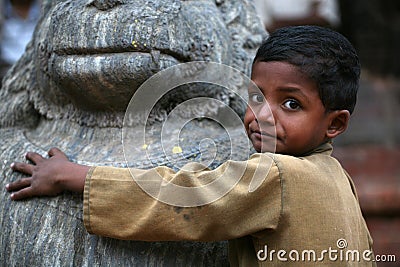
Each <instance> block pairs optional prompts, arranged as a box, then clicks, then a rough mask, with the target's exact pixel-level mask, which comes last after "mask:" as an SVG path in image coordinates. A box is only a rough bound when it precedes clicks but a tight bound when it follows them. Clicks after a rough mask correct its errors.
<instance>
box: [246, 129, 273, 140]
mask: <svg viewBox="0 0 400 267" xmlns="http://www.w3.org/2000/svg"><path fill="white" fill-rule="evenodd" d="M250 135H252V136H254V137H255V138H256V139H259V140H261V141H263V140H264V139H267V140H268V141H271V138H273V139H277V138H278V137H277V136H276V134H271V133H269V132H266V131H260V130H252V129H250ZM267 140H265V141H267Z"/></svg>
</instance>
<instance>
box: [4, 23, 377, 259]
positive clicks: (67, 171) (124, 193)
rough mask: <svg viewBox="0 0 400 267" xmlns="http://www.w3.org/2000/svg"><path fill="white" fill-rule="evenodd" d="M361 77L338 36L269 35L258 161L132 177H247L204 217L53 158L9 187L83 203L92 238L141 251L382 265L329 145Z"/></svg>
mask: <svg viewBox="0 0 400 267" xmlns="http://www.w3.org/2000/svg"><path fill="white" fill-rule="evenodd" d="M359 74H360V66H359V61H358V57H357V55H356V52H355V51H354V48H353V47H352V46H351V44H350V43H349V42H348V41H347V40H346V39H345V38H344V37H343V36H342V35H340V34H338V33H336V32H334V31H332V30H328V29H325V28H321V27H316V26H299V27H288V28H283V29H280V30H277V31H276V32H275V33H273V34H272V35H271V36H270V37H269V38H268V39H267V40H266V41H265V42H264V43H263V44H262V46H261V47H260V48H259V50H258V52H257V55H256V57H255V59H254V63H253V67H252V75H251V79H252V80H253V81H254V83H255V84H256V85H257V86H258V87H259V88H260V91H259V90H254V89H252V88H250V89H249V105H248V106H249V107H248V108H247V111H246V115H245V118H244V125H245V129H246V132H247V134H248V137H249V139H250V140H251V142H252V144H253V146H254V148H255V150H256V151H257V152H259V153H256V154H254V155H253V156H252V157H251V158H250V159H249V160H248V161H246V162H234V161H229V162H226V163H224V164H222V165H221V166H220V167H218V168H217V169H215V170H202V171H198V172H189V171H179V172H177V173H175V172H173V171H172V170H170V169H168V168H167V167H157V168H155V169H151V170H139V169H134V170H131V172H132V174H133V175H135V176H136V177H140V178H141V179H143V180H151V179H152V177H153V176H154V175H158V174H160V175H162V176H163V178H164V179H167V180H174V181H184V182H185V183H186V184H187V183H189V184H190V183H193V184H194V185H195V184H196V181H198V180H202V179H205V180H207V181H208V180H212V179H213V178H215V177H219V176H220V175H221V174H222V173H223V172H224V171H226V170H227V168H228V165H229V168H230V169H229V170H230V171H232V170H233V171H234V170H235V169H240V168H241V167H243V166H246V168H245V171H244V173H243V175H242V178H241V180H240V181H239V182H238V184H237V185H236V186H235V187H234V188H233V189H232V190H231V191H230V192H229V193H227V194H226V195H225V196H223V197H221V198H219V199H218V200H216V201H213V202H211V203H209V204H206V205H203V206H200V207H188V208H182V209H179V212H178V211H177V209H176V208H175V209H174V207H173V206H171V205H168V204H165V203H162V202H160V201H157V200H156V199H154V198H152V197H150V196H149V195H147V194H146V193H145V192H143V190H142V189H141V188H140V187H139V186H138V185H137V184H136V183H135V182H133V181H132V176H131V172H130V171H129V169H124V168H113V167H89V166H83V165H78V164H75V163H72V162H70V161H68V159H67V157H66V156H65V155H64V154H63V153H62V152H61V151H59V150H58V149H55V148H53V149H51V150H50V151H49V156H50V157H49V158H48V159H45V158H43V157H42V156H40V155H39V154H37V153H27V156H26V157H27V159H28V160H30V161H32V162H33V165H31V164H26V163H14V164H12V169H13V170H14V171H18V172H22V173H26V174H28V175H30V177H29V178H24V179H20V180H19V181H16V182H14V183H11V184H8V185H7V186H6V188H7V190H8V191H10V192H13V193H12V194H11V199H13V200H19V199H24V198H28V197H32V196H40V195H57V194H59V193H61V192H62V191H64V190H70V191H74V192H82V193H83V195H84V224H85V227H86V229H87V230H88V232H90V233H93V234H97V235H102V236H107V237H113V238H118V239H133V240H145V241H163V240H199V241H212V240H229V260H230V263H231V265H232V266H277V265H280V264H281V263H283V264H288V263H291V264H292V265H296V266H304V265H306V264H312V265H316V266H321V265H324V266H328V265H329V266H375V263H374V262H373V254H372V251H371V243H372V241H371V238H370V235H369V232H368V229H367V227H366V224H365V221H364V219H363V217H362V214H361V210H360V207H359V203H358V200H357V196H356V193H355V189H354V185H353V183H352V181H351V178H350V177H349V176H348V174H347V173H346V171H345V170H343V168H342V167H341V165H340V164H339V163H338V161H337V160H336V159H334V158H333V157H331V156H330V154H331V152H332V145H331V140H332V139H333V138H335V137H336V136H338V135H339V134H341V133H343V132H344V131H345V130H346V127H347V124H348V121H349V117H350V114H351V113H352V111H353V109H354V106H355V102H356V94H357V89H358V81H359ZM264 97H265V98H264ZM265 99H267V100H268V105H269V107H270V112H269V111H267V110H268V109H267V108H265V107H266V105H267V103H266V101H265ZM270 125H275V127H276V153H275V154H272V153H269V152H268V151H266V150H267V147H268V146H269V144H270V142H271V138H275V137H273V136H274V135H273V134H271V133H269V132H268V131H267V130H265V129H269V128H268V126H270ZM260 159H261V160H262V161H263V162H262V163H261V164H265V165H266V166H270V165H271V168H270V170H269V172H268V173H267V174H266V177H265V179H264V180H263V182H262V183H261V185H260V186H259V187H258V188H257V189H256V190H254V191H252V192H249V190H248V188H249V184H250V181H251V178H252V176H253V175H254V172H255V171H256V168H257V167H258V164H257V163H258V161H259V160H260ZM193 184H192V185H193ZM210 193H211V192H210ZM360 264H361V265H360Z"/></svg>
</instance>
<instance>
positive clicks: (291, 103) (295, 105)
mask: <svg viewBox="0 0 400 267" xmlns="http://www.w3.org/2000/svg"><path fill="white" fill-rule="evenodd" d="M283 106H284V107H285V108H287V109H290V110H299V109H300V108H301V106H300V104H299V102H297V101H296V100H294V99H289V100H286V101H285V102H284V103H283Z"/></svg>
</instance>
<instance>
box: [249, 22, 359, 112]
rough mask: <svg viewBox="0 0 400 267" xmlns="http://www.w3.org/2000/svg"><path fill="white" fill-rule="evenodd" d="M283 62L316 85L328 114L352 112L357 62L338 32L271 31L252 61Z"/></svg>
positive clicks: (318, 29) (292, 28)
mask: <svg viewBox="0 0 400 267" xmlns="http://www.w3.org/2000/svg"><path fill="white" fill-rule="evenodd" d="M260 61H262V62H269V61H285V62H287V63H290V64H292V65H295V66H297V67H299V68H300V70H301V71H302V72H303V73H305V74H306V75H307V76H308V77H309V78H311V79H312V80H313V81H315V82H316V83H317V87H318V90H319V97H320V98H321V101H322V103H323V105H324V107H325V108H326V110H327V111H331V110H348V111H349V112H350V113H352V112H353V110H354V106H355V105H356V100H357V90H358V86H359V79H360V62H359V59H358V56H357V53H356V51H355V49H354V47H353V46H352V45H351V43H350V42H349V41H348V40H347V39H346V38H345V37H344V36H343V35H341V34H340V33H338V32H336V31H333V30H331V29H328V28H323V27H319V26H290V27H285V28H281V29H278V30H276V31H275V32H273V33H272V34H271V35H270V36H269V37H268V38H267V39H266V40H265V41H264V42H263V44H262V45H261V47H260V48H259V49H258V51H257V54H256V57H255V58H254V62H253V64H254V63H255V62H260Z"/></svg>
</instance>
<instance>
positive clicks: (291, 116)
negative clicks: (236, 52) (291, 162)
mask: <svg viewBox="0 0 400 267" xmlns="http://www.w3.org/2000/svg"><path fill="white" fill-rule="evenodd" d="M251 79H252V81H253V82H254V83H255V84H256V85H257V86H258V87H259V89H260V90H258V89H257V88H249V105H248V107H247V110H246V115H245V118H244V124H245V128H246V131H247V135H248V136H249V138H250V140H251V142H252V143H253V146H254V148H255V150H256V151H257V152H267V151H271V143H272V142H273V138H274V137H273V136H274V135H275V129H273V127H274V126H275V127H276V153H280V154H289V155H302V154H305V153H307V152H309V151H310V150H312V149H314V148H316V147H318V146H319V145H320V144H322V143H323V142H324V141H326V140H327V135H326V133H327V130H328V128H329V125H330V117H329V115H328V114H329V113H327V112H325V107H324V106H323V104H322V101H321V99H320V98H319V94H318V89H317V85H316V83H315V82H313V81H312V80H311V79H309V78H308V77H307V76H306V75H304V74H303V73H302V72H300V70H299V69H298V68H297V67H296V66H294V65H291V64H289V63H286V62H276V61H273V62H256V63H255V64H254V65H253V69H252V75H251ZM264 97H265V98H264ZM265 100H267V101H268V105H269V108H268V105H267V103H266V102H265Z"/></svg>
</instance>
